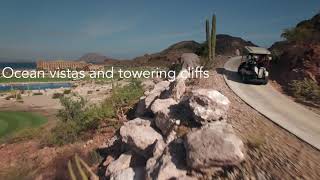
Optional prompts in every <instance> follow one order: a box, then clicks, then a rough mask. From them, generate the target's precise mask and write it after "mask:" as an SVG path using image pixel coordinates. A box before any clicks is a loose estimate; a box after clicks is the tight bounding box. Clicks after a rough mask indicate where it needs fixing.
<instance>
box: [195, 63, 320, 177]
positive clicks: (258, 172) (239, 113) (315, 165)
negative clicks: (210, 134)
mask: <svg viewBox="0 0 320 180" xmlns="http://www.w3.org/2000/svg"><path fill="white" fill-rule="evenodd" d="M223 62H225V60H223ZM223 62H221V63H220V64H223ZM218 67H219V66H218ZM220 67H222V66H220ZM222 73H223V69H222V68H218V69H217V71H213V72H211V74H210V78H209V79H200V80H199V81H198V82H196V84H195V86H194V87H196V88H212V89H216V90H218V91H220V92H221V93H222V94H224V95H225V96H227V97H228V98H229V100H230V101H231V107H230V110H229V115H228V123H230V124H232V126H233V127H234V129H235V131H236V133H237V134H238V135H239V137H241V138H242V140H243V141H244V142H245V143H246V147H247V160H246V162H244V163H243V164H241V166H240V167H238V168H234V169H232V170H230V171H227V172H228V173H226V174H224V175H222V177H226V178H227V179H243V178H244V177H256V178H259V179H261V178H267V179H296V178H298V179H319V178H320V151H318V150H316V149H314V148H313V147H312V146H310V145H309V144H307V143H305V142H303V141H301V140H300V139H298V138H297V137H296V136H294V135H292V134H291V133H289V132H288V131H286V130H284V129H283V128H281V127H279V126H277V125H276V124H274V123H273V122H271V121H270V120H269V119H267V118H265V117H264V116H262V115H261V114H260V113H259V112H257V111H255V110H254V109H252V108H251V107H250V106H248V105H247V104H246V103H245V102H243V101H242V100H241V99H240V98H239V97H238V96H236V95H235V94H234V93H233V92H232V91H231V90H230V89H229V87H228V86H227V84H226V83H225V81H224V79H223V75H222Z"/></svg>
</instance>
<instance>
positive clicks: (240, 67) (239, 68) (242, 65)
mask: <svg viewBox="0 0 320 180" xmlns="http://www.w3.org/2000/svg"><path fill="white" fill-rule="evenodd" d="M244 65H245V62H243V63H241V64H240V66H239V67H238V74H241V72H240V70H241V69H242V68H243V67H244Z"/></svg>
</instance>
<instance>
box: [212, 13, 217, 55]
mask: <svg viewBox="0 0 320 180" xmlns="http://www.w3.org/2000/svg"><path fill="white" fill-rule="evenodd" d="M216 31H217V29H216V15H215V14H214V15H213V16H212V29H211V48H212V50H211V59H212V60H213V59H214V58H215V56H216Z"/></svg>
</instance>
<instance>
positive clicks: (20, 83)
mask: <svg viewBox="0 0 320 180" xmlns="http://www.w3.org/2000/svg"><path fill="white" fill-rule="evenodd" d="M46 83H47V84H59V83H71V84H73V83H74V81H52V82H45V81H43V82H10V83H0V85H4V86H8V85H25V84H46Z"/></svg>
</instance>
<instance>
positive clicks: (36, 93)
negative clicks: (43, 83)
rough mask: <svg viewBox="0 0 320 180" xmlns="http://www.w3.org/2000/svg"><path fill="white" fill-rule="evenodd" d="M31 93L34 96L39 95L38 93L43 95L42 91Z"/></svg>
mask: <svg viewBox="0 0 320 180" xmlns="http://www.w3.org/2000/svg"><path fill="white" fill-rule="evenodd" d="M33 95H34V96H40V95H43V93H42V92H35V93H33Z"/></svg>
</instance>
